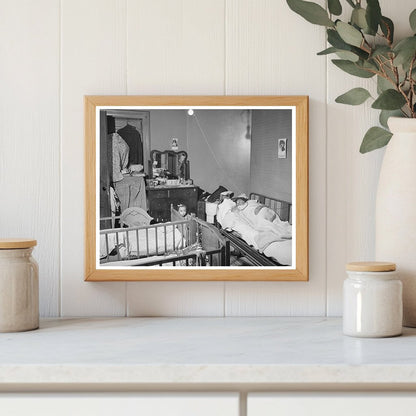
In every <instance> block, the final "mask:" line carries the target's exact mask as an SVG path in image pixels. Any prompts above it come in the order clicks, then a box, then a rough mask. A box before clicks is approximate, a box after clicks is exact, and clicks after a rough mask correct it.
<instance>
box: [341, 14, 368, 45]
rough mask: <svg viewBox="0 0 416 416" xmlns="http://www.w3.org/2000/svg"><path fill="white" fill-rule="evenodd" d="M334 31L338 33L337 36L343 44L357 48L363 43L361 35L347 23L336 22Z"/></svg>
mask: <svg viewBox="0 0 416 416" xmlns="http://www.w3.org/2000/svg"><path fill="white" fill-rule="evenodd" d="M336 29H337V32H338V33H339V36H340V37H341V39H342V40H343V41H344V42H345V43H348V44H349V45H353V46H356V47H358V48H359V47H360V46H361V44H362V43H363V35H362V34H361V32H360V31H359V30H357V29H356V28H355V27H354V26H351V25H349V24H348V23H344V22H341V20H338V22H337V24H336Z"/></svg>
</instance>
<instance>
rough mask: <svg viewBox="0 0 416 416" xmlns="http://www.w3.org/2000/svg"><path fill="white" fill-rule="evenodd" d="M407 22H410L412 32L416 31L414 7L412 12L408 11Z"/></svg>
mask: <svg viewBox="0 0 416 416" xmlns="http://www.w3.org/2000/svg"><path fill="white" fill-rule="evenodd" d="M409 23H410V27H411V28H412V30H413V32H416V9H414V10H413V11H412V13H410V16H409Z"/></svg>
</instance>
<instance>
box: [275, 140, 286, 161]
mask: <svg viewBox="0 0 416 416" xmlns="http://www.w3.org/2000/svg"><path fill="white" fill-rule="evenodd" d="M277 157H278V158H279V159H286V157H287V139H279V140H278V141H277Z"/></svg>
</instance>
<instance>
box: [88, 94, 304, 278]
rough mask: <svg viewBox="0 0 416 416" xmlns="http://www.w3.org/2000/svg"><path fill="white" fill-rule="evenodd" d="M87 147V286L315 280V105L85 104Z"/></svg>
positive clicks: (155, 99)
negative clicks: (311, 215)
mask: <svg viewBox="0 0 416 416" xmlns="http://www.w3.org/2000/svg"><path fill="white" fill-rule="evenodd" d="M276 137H281V138H279V139H278V158H279V159H280V158H284V159H285V160H284V161H283V162H277V160H276V150H275V149H276V147H275V146H276ZM85 146H86V149H85V150H86V152H85V154H86V158H85V161H86V162H85V163H86V164H85V178H86V179H85V180H86V182H85V184H86V233H85V235H86V239H85V256H86V276H85V279H86V280H89V281H108V280H125V281H127V280H129V281H131V280H253V281H255V280H285V281H292V280H307V279H308V97H306V96H234V97H232V96H86V97H85Z"/></svg>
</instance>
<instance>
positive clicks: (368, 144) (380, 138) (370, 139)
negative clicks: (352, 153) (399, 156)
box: [360, 127, 393, 153]
mask: <svg viewBox="0 0 416 416" xmlns="http://www.w3.org/2000/svg"><path fill="white" fill-rule="evenodd" d="M391 136H393V135H392V134H391V133H390V132H389V131H387V130H384V129H382V128H381V127H371V128H370V129H369V130H368V131H367V133H366V134H365V136H364V138H363V141H362V143H361V147H360V153H368V152H371V151H372V150H376V149H380V147H384V146H386V145H387V144H388V142H389V141H390V139H391Z"/></svg>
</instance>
